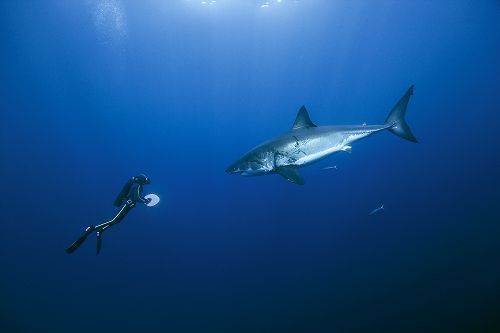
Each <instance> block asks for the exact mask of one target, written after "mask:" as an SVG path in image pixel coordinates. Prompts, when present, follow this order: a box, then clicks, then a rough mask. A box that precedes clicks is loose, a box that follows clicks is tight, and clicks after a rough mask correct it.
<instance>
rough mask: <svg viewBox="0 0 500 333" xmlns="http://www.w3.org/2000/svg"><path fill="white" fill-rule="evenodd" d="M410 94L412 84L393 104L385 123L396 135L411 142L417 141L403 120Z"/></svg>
mask: <svg viewBox="0 0 500 333" xmlns="http://www.w3.org/2000/svg"><path fill="white" fill-rule="evenodd" d="M411 95H413V85H412V86H411V87H410V88H408V90H407V91H406V93H405V94H404V96H403V97H401V99H400V100H399V101H398V102H397V103H396V105H394V107H393V108H392V110H391V112H390V113H389V116H387V119H386V120H385V123H386V124H387V125H389V126H390V127H389V128H388V130H389V131H391V132H392V133H394V134H396V135H397V136H400V137H402V138H403V139H406V140H409V141H412V142H418V141H417V139H416V138H415V136H413V134H412V132H411V129H410V126H408V124H407V123H406V120H405V113H406V107H407V106H408V101H409V100H410V96H411Z"/></svg>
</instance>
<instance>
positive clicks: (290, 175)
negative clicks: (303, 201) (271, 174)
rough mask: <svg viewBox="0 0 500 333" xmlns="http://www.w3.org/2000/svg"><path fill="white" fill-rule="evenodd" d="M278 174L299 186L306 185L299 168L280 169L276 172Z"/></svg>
mask: <svg viewBox="0 0 500 333" xmlns="http://www.w3.org/2000/svg"><path fill="white" fill-rule="evenodd" d="M276 172H277V173H278V174H280V175H281V176H282V177H283V178H285V179H286V180H289V181H291V182H292V183H294V184H297V185H304V179H303V178H302V176H301V175H300V173H299V170H298V169H297V168H293V167H280V168H278V169H277V170H276Z"/></svg>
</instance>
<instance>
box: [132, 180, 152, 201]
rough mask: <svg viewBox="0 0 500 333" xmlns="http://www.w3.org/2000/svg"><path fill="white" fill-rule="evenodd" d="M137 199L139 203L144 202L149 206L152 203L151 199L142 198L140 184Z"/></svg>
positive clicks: (136, 194)
mask: <svg viewBox="0 0 500 333" xmlns="http://www.w3.org/2000/svg"><path fill="white" fill-rule="evenodd" d="M134 195H135V197H136V200H137V201H138V202H142V203H143V204H147V203H149V202H150V201H151V199H149V198H148V199H146V198H144V197H143V196H142V184H140V185H139V186H137V192H136V193H134Z"/></svg>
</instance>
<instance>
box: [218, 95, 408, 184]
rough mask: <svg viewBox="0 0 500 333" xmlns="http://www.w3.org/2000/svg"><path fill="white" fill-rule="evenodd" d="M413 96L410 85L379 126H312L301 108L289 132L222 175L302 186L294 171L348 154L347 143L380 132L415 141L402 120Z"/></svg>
mask: <svg viewBox="0 0 500 333" xmlns="http://www.w3.org/2000/svg"><path fill="white" fill-rule="evenodd" d="M412 94H413V85H412V86H411V87H410V88H408V90H407V91H406V93H405V94H404V95H403V97H401V99H400V100H399V101H398V102H397V103H396V105H395V106H394V107H393V108H392V110H391V112H389V115H388V116H387V119H386V120H385V122H384V124H382V125H364V124H363V125H357V126H316V125H315V124H314V123H313V122H312V121H311V118H310V117H309V114H308V112H307V110H306V108H305V107H304V106H302V107H301V108H300V110H299V112H298V114H297V117H296V119H295V122H294V124H293V127H292V129H291V130H289V131H288V132H286V133H285V134H283V135H280V136H278V137H276V138H273V139H271V140H269V141H266V142H264V143H261V144H260V145H258V146H256V147H255V148H253V149H252V150H250V151H249V152H248V153H246V154H245V155H243V157H241V158H240V159H238V160H237V161H236V162H234V163H233V164H231V165H230V166H229V167H228V168H227V169H226V172H228V173H235V174H240V175H243V176H261V175H267V174H279V175H281V176H283V177H284V178H285V179H287V180H289V181H291V182H292V183H295V184H298V185H303V184H304V180H303V178H302V176H301V175H300V173H299V171H298V169H299V168H301V167H304V166H306V165H310V164H312V163H314V162H317V161H319V160H321V159H323V158H325V157H327V156H330V155H332V154H333V153H336V152H338V151H350V149H351V144H352V143H353V142H355V141H358V140H360V139H363V138H365V137H367V136H369V135H372V134H375V133H378V132H380V131H383V130H389V131H390V132H392V133H394V134H396V135H398V136H400V137H402V138H404V139H406V140H409V141H412V142H417V139H416V138H415V137H414V136H413V134H412V132H411V130H410V127H409V126H408V124H407V123H406V121H405V113H406V107H407V106H408V101H409V100H410V96H411V95H412Z"/></svg>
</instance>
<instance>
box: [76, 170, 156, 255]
mask: <svg viewBox="0 0 500 333" xmlns="http://www.w3.org/2000/svg"><path fill="white" fill-rule="evenodd" d="M149 183H150V181H149V178H148V177H146V176H145V175H143V174H140V175H138V176H135V177H132V178H131V179H129V181H128V182H127V183H126V184H125V185H124V186H123V188H122V190H121V191H120V194H118V197H117V198H116V200H115V202H114V205H115V206H116V207H121V208H120V210H119V211H118V213H117V214H116V216H115V217H113V218H112V219H111V220H109V221H106V222H104V223H101V224H99V225H96V226H89V227H87V228H86V229H85V232H84V233H83V234H82V235H81V236H80V238H78V239H77V240H76V241H75V242H74V243H73V244H71V245H70V246H69V247H68V248H67V249H66V253H73V252H74V251H75V250H76V249H77V248H79V247H80V245H82V243H83V242H84V241H85V240H86V239H87V237H88V236H89V235H90V234H92V233H93V232H95V233H96V234H97V253H96V254H99V252H100V251H101V244H102V233H103V232H104V230H107V229H109V228H110V227H111V226H113V225H115V224H117V223H120V222H121V221H122V220H123V218H124V217H125V215H127V213H128V212H129V211H130V210H131V209H132V208H134V207H135V205H136V203H137V202H140V203H143V204H147V203H149V202H150V201H151V199H146V198H144V197H143V196H142V190H143V186H144V185H146V184H149Z"/></svg>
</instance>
